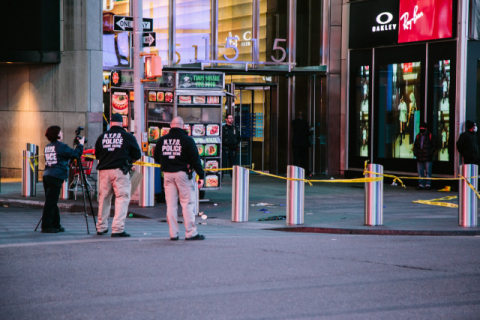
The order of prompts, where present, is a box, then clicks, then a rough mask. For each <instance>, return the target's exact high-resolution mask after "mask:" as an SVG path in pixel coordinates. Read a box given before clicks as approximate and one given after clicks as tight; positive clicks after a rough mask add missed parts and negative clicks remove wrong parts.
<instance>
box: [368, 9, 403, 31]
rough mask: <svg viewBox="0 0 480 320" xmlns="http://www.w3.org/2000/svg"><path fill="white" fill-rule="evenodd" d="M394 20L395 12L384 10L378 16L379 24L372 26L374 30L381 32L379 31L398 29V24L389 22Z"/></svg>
mask: <svg viewBox="0 0 480 320" xmlns="http://www.w3.org/2000/svg"><path fill="white" fill-rule="evenodd" d="M392 20H393V14H391V13H390V12H382V13H380V14H379V15H378V16H377V19H376V21H377V23H378V24H379V25H377V26H372V32H379V31H390V30H397V24H396V23H392V24H387V23H390V22H391V21H392Z"/></svg>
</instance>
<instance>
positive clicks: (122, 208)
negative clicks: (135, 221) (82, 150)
mask: <svg viewBox="0 0 480 320" xmlns="http://www.w3.org/2000/svg"><path fill="white" fill-rule="evenodd" d="M122 123H123V118H122V116H121V115H119V114H114V115H112V119H111V123H110V126H111V128H110V130H108V131H106V132H104V133H102V134H101V135H100V136H99V137H98V139H97V142H96V143H95V156H96V158H97V159H98V165H97V170H98V177H99V178H98V180H99V184H100V186H99V192H100V198H99V213H98V222H97V235H103V234H105V233H107V232H108V217H109V216H110V207H111V203H112V196H113V194H114V193H115V217H114V218H113V222H112V237H130V235H129V234H128V233H126V232H125V231H124V226H125V218H126V217H127V210H128V205H129V203H130V196H131V194H130V192H131V191H130V189H131V182H130V169H131V168H132V163H133V162H135V161H136V160H138V159H140V157H141V155H142V154H141V152H140V147H139V146H138V143H137V140H136V139H135V137H134V136H133V135H132V134H130V133H128V132H127V131H125V129H123V127H122Z"/></svg>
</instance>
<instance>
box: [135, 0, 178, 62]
mask: <svg viewBox="0 0 480 320" xmlns="http://www.w3.org/2000/svg"><path fill="white" fill-rule="evenodd" d="M136 1H139V0H136ZM176 11H177V10H176V0H170V1H169V2H168V22H169V25H168V66H169V67H173V66H174V65H175V50H176V40H175V33H176V29H177V17H176Z"/></svg>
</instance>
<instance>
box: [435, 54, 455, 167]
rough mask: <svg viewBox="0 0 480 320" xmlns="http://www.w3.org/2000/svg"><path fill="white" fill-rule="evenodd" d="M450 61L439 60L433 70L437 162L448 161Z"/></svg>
mask: <svg viewBox="0 0 480 320" xmlns="http://www.w3.org/2000/svg"><path fill="white" fill-rule="evenodd" d="M450 65H451V61H450V60H439V61H435V63H434V66H433V67H434V70H433V79H432V80H433V97H432V98H433V123H432V128H434V132H433V134H435V136H436V139H437V153H436V155H435V159H434V160H437V161H449V160H450V159H449V152H448V145H449V142H450V132H451V130H450V110H451V106H450V91H451V76H450Z"/></svg>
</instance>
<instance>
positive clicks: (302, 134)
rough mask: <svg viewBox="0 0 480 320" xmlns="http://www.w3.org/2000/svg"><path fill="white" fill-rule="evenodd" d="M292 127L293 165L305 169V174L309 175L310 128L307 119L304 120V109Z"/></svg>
mask: <svg viewBox="0 0 480 320" xmlns="http://www.w3.org/2000/svg"><path fill="white" fill-rule="evenodd" d="M292 128H293V139H292V144H293V165H294V166H297V167H301V168H303V169H305V175H307V176H309V175H310V171H309V153H308V152H309V148H310V129H309V127H308V123H307V121H305V120H303V112H302V111H300V112H299V113H298V115H297V118H296V119H295V120H293V121H292Z"/></svg>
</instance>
